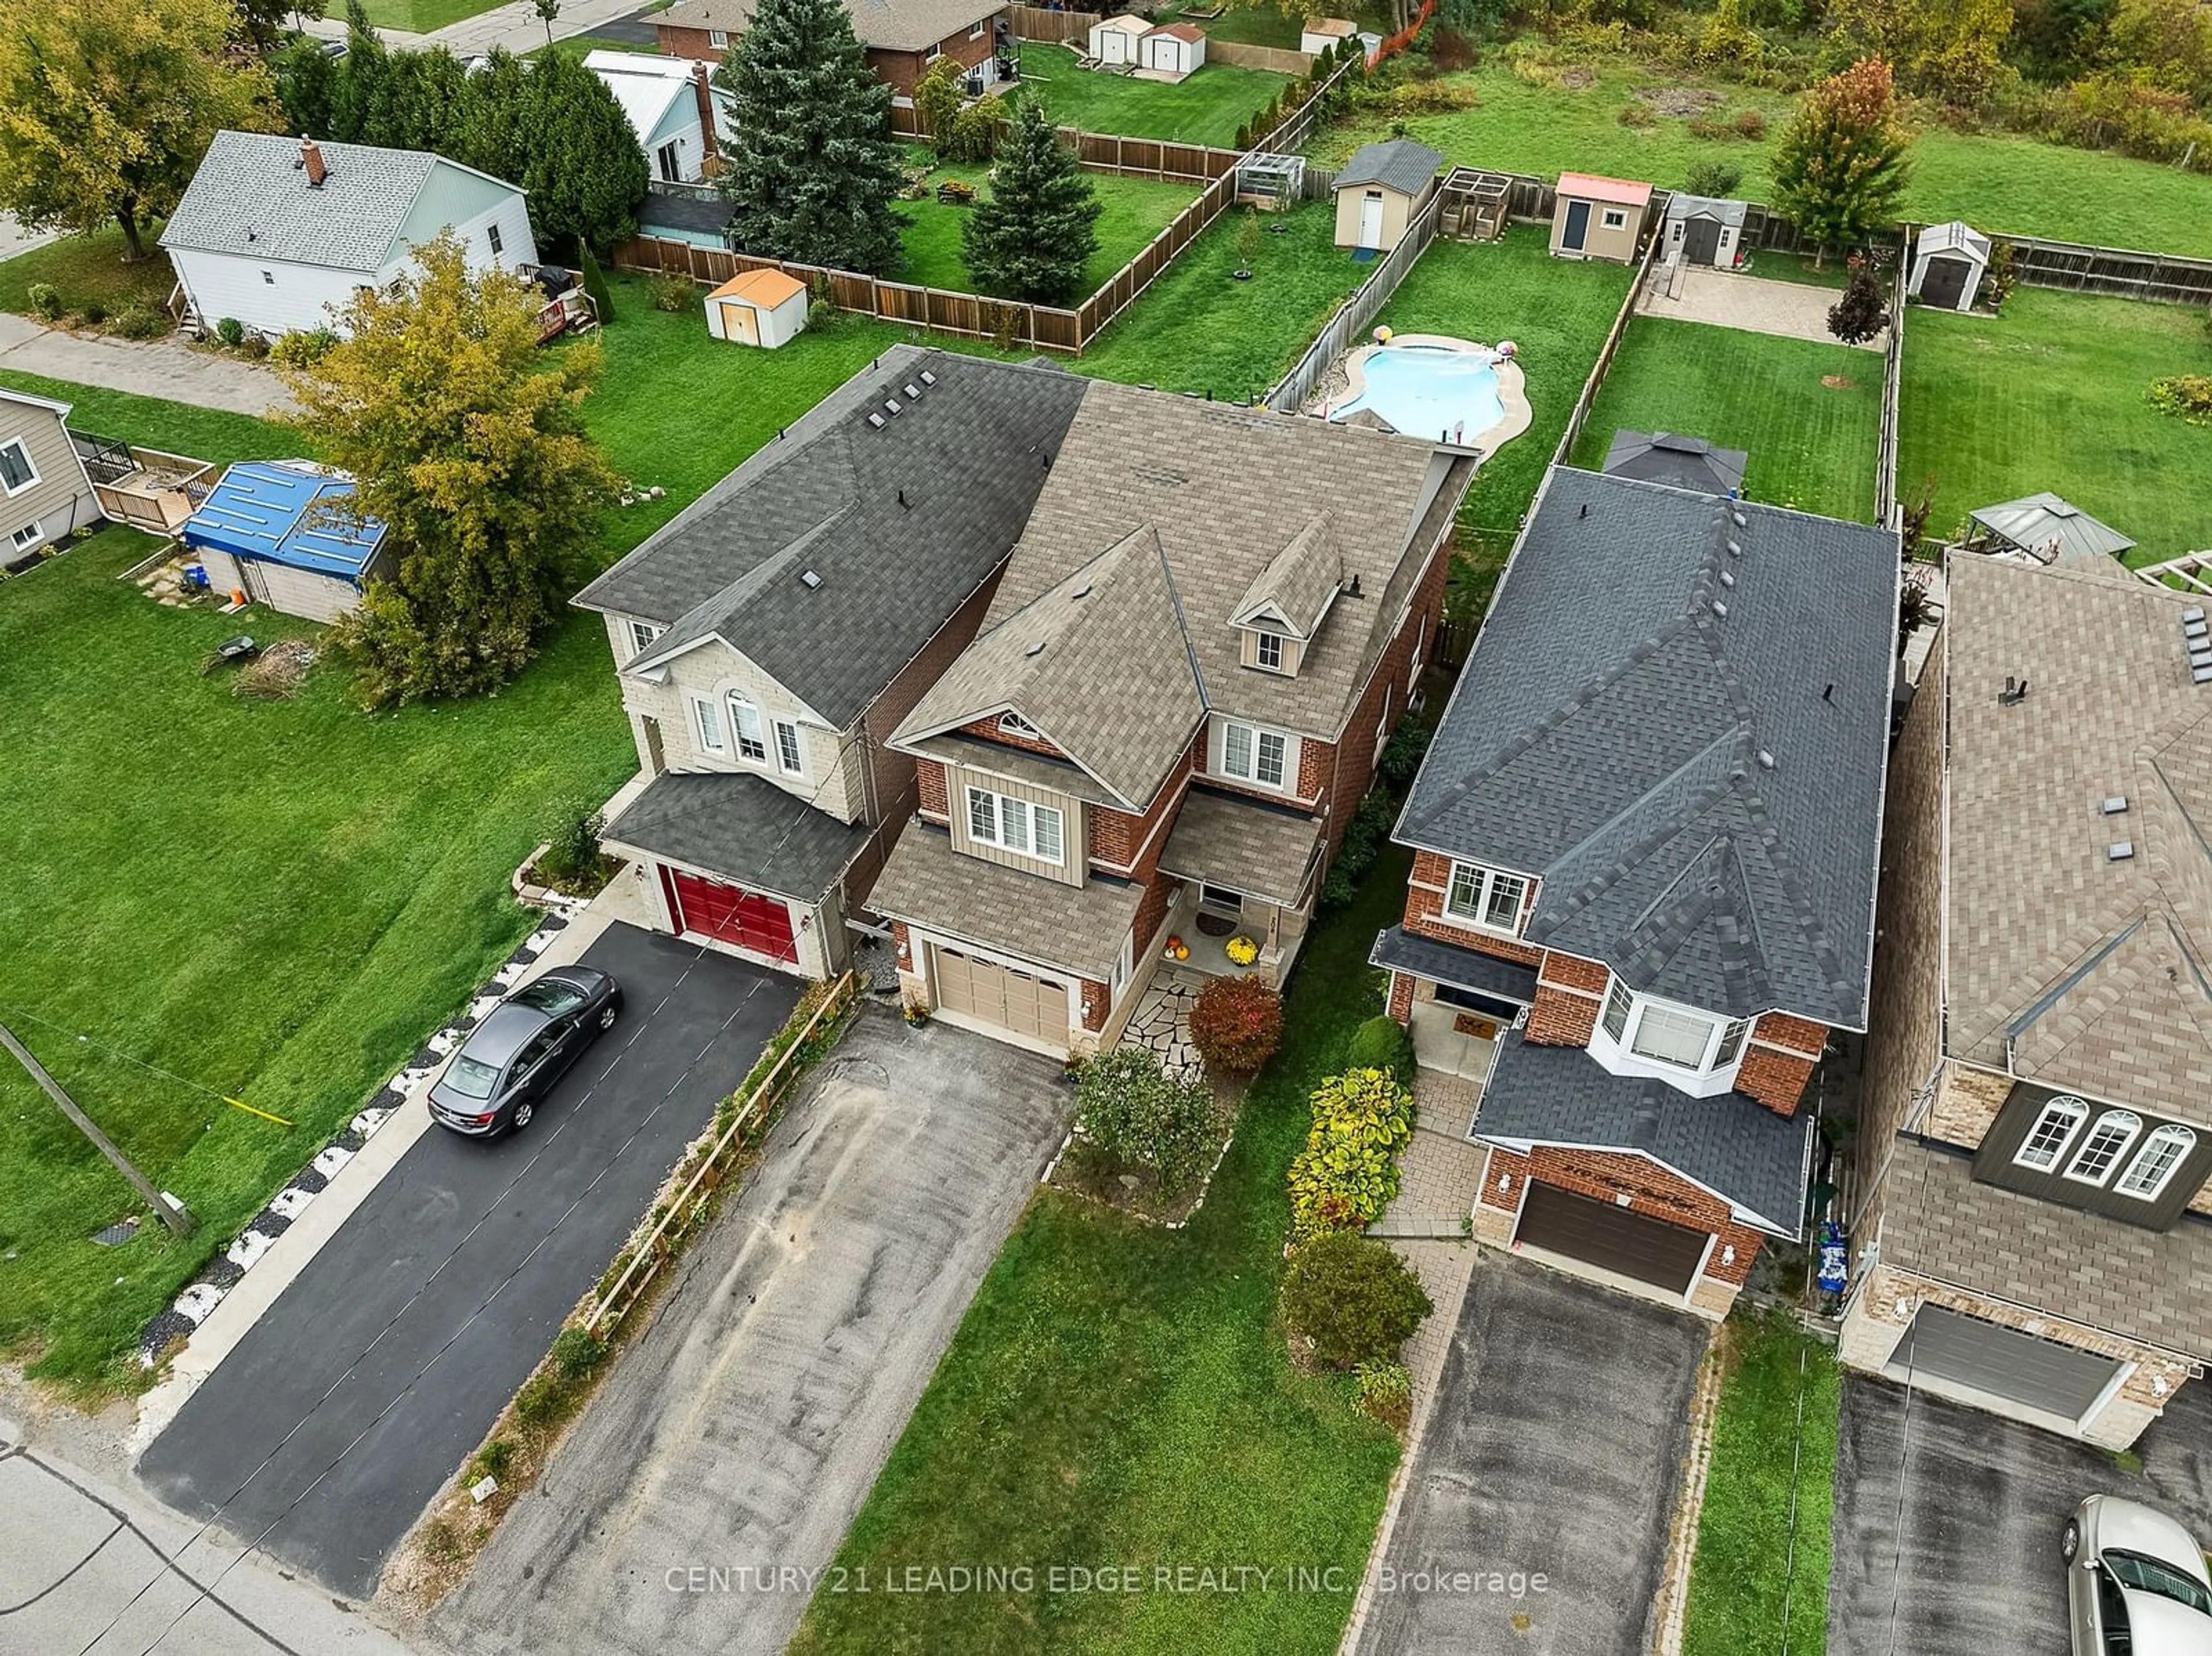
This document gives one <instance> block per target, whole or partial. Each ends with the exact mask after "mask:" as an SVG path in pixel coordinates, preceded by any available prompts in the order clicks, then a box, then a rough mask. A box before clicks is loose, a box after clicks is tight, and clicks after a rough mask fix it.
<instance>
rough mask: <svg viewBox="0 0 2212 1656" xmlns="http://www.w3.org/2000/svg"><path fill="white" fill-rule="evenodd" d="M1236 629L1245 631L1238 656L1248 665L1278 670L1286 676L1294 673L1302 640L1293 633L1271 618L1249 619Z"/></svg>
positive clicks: (1302, 650)
mask: <svg viewBox="0 0 2212 1656" xmlns="http://www.w3.org/2000/svg"><path fill="white" fill-rule="evenodd" d="M1239 630H1240V631H1241V632H1242V633H1243V635H1244V642H1243V655H1242V657H1241V659H1242V660H1243V663H1244V664H1245V665H1246V666H1247V667H1256V668H1258V669H1259V670H1261V672H1263V673H1280V674H1282V675H1283V676H1285V678H1295V677H1296V676H1297V670H1298V664H1299V660H1300V658H1301V656H1302V654H1303V652H1304V650H1305V644H1304V640H1301V639H1300V638H1299V637H1298V635H1297V634H1296V633H1294V632H1290V631H1287V630H1285V628H1283V627H1281V626H1280V625H1279V624H1277V623H1275V622H1248V623H1246V624H1245V625H1244V626H1243V628H1240V629H1239Z"/></svg>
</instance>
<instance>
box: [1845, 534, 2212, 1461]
mask: <svg viewBox="0 0 2212 1656" xmlns="http://www.w3.org/2000/svg"><path fill="white" fill-rule="evenodd" d="M1949 576H1950V579H1949V591H1948V597H1947V598H1946V603H1945V615H1944V622H1943V627H1942V633H1941V634H1940V635H1939V637H1938V640H1937V642H1936V650H1935V652H1934V653H1933V655H1932V656H1931V658H1930V659H1929V665H1928V667H1927V670H1925V672H1924V673H1923V677H1922V681H1921V684H1920V688H1919V693H1918V695H1917V697H1916V698H1915V700H1914V702H1913V706H1912V711H1911V714H1910V716H1909V717H1908V718H1907V719H1906V721H1905V731H1904V734H1903V736H1902V737H1900V739H1899V743H1898V749H1897V755H1896V759H1895V761H1894V765H1893V780H1892V783H1891V787H1890V817H1889V822H1888V825H1887V836H1886V840H1885V843H1884V846H1883V857H1882V861H1883V875H1882V887H1883V890H1882V906H1881V928H1882V929H1881V945H1880V947H1879V949H1877V950H1876V953H1875V1028H1874V1032H1873V1034H1872V1035H1871V1037H1870V1038H1869V1042H1868V1051H1867V1071H1866V1105H1865V1112H1864V1116H1863V1121H1862V1124H1861V1127H1860V1131H1859V1139H1858V1167H1857V1174H1858V1178H1857V1186H1856V1194H1855V1198H1854V1201H1853V1204H1852V1210H1851V1212H1850V1221H1851V1242H1852V1252H1853V1255H1854V1281H1853V1283H1852V1288H1851V1293H1850V1301H1849V1304H1848V1306H1847V1307H1846V1310H1845V1313H1844V1327H1843V1338H1842V1342H1841V1352H1842V1356H1843V1358H1844V1361H1845V1362H1849V1363H1851V1364H1852V1365H1854V1366H1855V1367H1857V1368H1864V1369H1868V1370H1871V1371H1873V1372H1875V1373H1877V1374H1887V1375H1889V1376H1891V1377H1892V1378H1893V1379H1899V1380H1909V1381H1911V1383H1912V1384H1913V1385H1915V1386H1920V1387H1922V1388H1923V1389H1926V1390H1929V1391H1933V1392H1942V1393H1943V1394H1945V1395H1948V1396H1953V1397H1956V1398H1962V1399H1964V1400H1966V1401H1968V1402H1972V1403H1975V1404H1979V1405H1980V1406H1982V1407H1984V1408H1987V1409H1991V1410H1996V1411H1997V1412H1999V1413H2002V1414H2006V1415H2009V1416H2013V1417H2015V1418H2019V1419H2025V1420H2028V1421H2031V1422H2035V1423H2036V1424H2039V1425H2042V1426H2045V1427H2047V1428H2049V1429H2052V1430H2054V1431H2059V1432H2063V1433H2066V1434H2068V1435H2072V1436H2078V1437H2081V1438H2084V1439H2087V1441H2090V1442H2092V1443H2096V1444H2100V1445H2102V1446H2104V1447H2108V1448H2121V1447H2125V1446H2126V1445H2128V1444H2130V1443H2131V1442H2133V1441H2135V1439H2136V1436H2137V1435H2138V1434H2140V1433H2141V1432H2142V1429H2143V1428H2144V1427H2145V1426H2147V1425H2148V1424H2149V1423H2150V1422H2151V1421H2152V1420H2154V1419H2155V1418H2156V1417H2157V1416H2158V1414H2159V1412H2160V1410H2162V1409H2163V1408H2164V1407H2165V1406H2166V1404H2167V1403H2168V1402H2169V1401H2171V1400H2172V1396H2173V1393H2174V1392H2175V1390H2176V1389H2177V1388H2179V1386H2181V1385H2182V1383H2183V1382H2184V1381H2185V1380H2187V1379H2188V1378H2189V1377H2190V1375H2191V1374H2192V1373H2197V1372H2202V1368H2201V1366H2202V1365H2203V1363H2205V1362H2208V1361H2212V1225H2208V1223H2207V1219H2208V1217H2212V1189H2208V1187H2207V1182H2206V1181H2207V1177H2208V1175H2212V850H2208V840H2207V836H2208V835H2212V640H2208V631H2207V626H2206V614H2205V610H2206V606H2205V603H2204V600H2203V598H2202V597H2189V596H2186V595H2185V594H2182V593H2178V592H2171V591H2166V590H2164V589H2163V588H2160V587H2154V586H2151V585H2146V584H2144V583H2142V582H2141V581H2138V580H2136V579H2134V578H2133V577H2131V576H2129V575H2127V574H2125V573H2124V572H2122V571H2121V570H2120V569H2119V568H2118V566H2117V565H2114V564H2112V563H2111V561H2109V560H2107V561H2106V567H2105V568H2104V569H2102V570H2100V569H2095V568H2077V567H2069V566H2066V565H2064V564H2061V565H2060V566H2058V567H2052V568H2040V567H2027V566H2023V565H2020V564H2015V563H2011V562H2008V561H2003V560H2001V559H1992V558H1984V557H1978V556H1974V555H1960V556H1956V557H1954V558H1953V559H1952V561H1951V566H1950V570H1949Z"/></svg>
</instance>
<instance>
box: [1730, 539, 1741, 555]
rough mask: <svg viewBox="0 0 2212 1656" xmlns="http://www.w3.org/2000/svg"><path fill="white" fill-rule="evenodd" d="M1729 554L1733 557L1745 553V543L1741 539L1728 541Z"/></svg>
mask: <svg viewBox="0 0 2212 1656" xmlns="http://www.w3.org/2000/svg"><path fill="white" fill-rule="evenodd" d="M1728 555H1729V556H1730V557H1731V558H1740V557H1741V556H1742V555H1743V543H1742V542H1741V541H1730V542H1729V543H1728Z"/></svg>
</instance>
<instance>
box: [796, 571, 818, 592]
mask: <svg viewBox="0 0 2212 1656" xmlns="http://www.w3.org/2000/svg"><path fill="white" fill-rule="evenodd" d="M799 585H801V586H803V587H805V589H806V590H807V591H810V592H811V591H813V590H814V589H815V588H816V587H817V586H819V585H822V577H821V576H819V575H817V574H816V573H814V572H813V571H812V570H811V569H802V570H800V571H799Z"/></svg>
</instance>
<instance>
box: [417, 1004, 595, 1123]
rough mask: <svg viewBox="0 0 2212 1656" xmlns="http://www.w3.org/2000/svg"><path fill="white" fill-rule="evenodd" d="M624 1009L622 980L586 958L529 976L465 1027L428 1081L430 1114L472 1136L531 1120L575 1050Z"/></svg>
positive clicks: (570, 1060) (437, 1119) (585, 1043)
mask: <svg viewBox="0 0 2212 1656" xmlns="http://www.w3.org/2000/svg"><path fill="white" fill-rule="evenodd" d="M621 1014H622V986H621V985H620V984H618V983H617V982H616V981H615V980H613V979H612V978H611V977H609V976H608V975H607V974H605V973H604V972H601V971H599V970H598V969H596V968H592V967H589V966H562V967H556V968H554V969H553V970H552V971H550V972H547V973H545V974H543V975H542V976H539V977H537V978H534V979H532V980H531V981H530V982H528V983H526V984H525V985H523V986H522V987H521V988H520V989H518V990H516V991H515V992H513V994H511V995H509V996H508V997H507V998H506V999H505V1000H503V1001H501V1003H500V1004H498V1005H497V1006H495V1007H494V1008H492V1010H490V1011H489V1013H487V1014H486V1015H485V1016H484V1019H483V1022H481V1023H479V1024H477V1027H476V1028H473V1029H471V1030H470V1031H469V1034H468V1039H467V1040H464V1041H463V1042H462V1043H461V1050H460V1051H459V1052H456V1053H454V1054H453V1062H452V1063H451V1064H449V1065H447V1066H446V1073H445V1074H443V1075H442V1076H440V1077H438V1080H437V1084H436V1085H435V1086H433V1087H432V1088H431V1089H430V1117H431V1119H433V1120H434V1121H435V1122H437V1124H438V1125H440V1126H441V1127H451V1128H452V1129H453V1131H455V1132H458V1133H466V1134H467V1135H468V1136H469V1137H471V1138H496V1137H499V1136H500V1135H501V1133H504V1132H512V1131H515V1130H517V1129H519V1128H522V1127H526V1126H528V1125H530V1118H531V1117H532V1115H534V1114H536V1113H537V1111H538V1101H539V1100H540V1099H542V1098H544V1096H545V1094H546V1092H547V1090H548V1089H550V1088H551V1086H552V1085H553V1083H555V1082H556V1081H558V1080H559V1079H560V1078H561V1077H562V1074H563V1072H565V1071H567V1069H568V1066H569V1065H571V1064H573V1063H574V1062H575V1061H576V1059H577V1056H578V1055H579V1054H580V1053H581V1052H583V1050H584V1048H585V1047H586V1046H590V1045H591V1044H592V1041H593V1040H595V1039H596V1038H597V1037H598V1036H599V1034H600V1032H601V1031H603V1030H606V1029H611V1028H614V1022H615V1019H616V1018H617V1017H618V1016H621Z"/></svg>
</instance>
